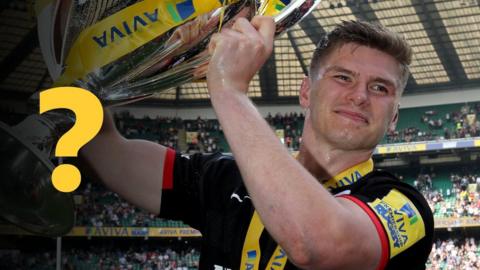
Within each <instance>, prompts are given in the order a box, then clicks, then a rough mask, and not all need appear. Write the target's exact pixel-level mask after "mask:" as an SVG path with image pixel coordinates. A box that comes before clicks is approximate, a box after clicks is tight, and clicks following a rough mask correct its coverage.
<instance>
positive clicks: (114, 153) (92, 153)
mask: <svg viewBox="0 0 480 270" xmlns="http://www.w3.org/2000/svg"><path fill="white" fill-rule="evenodd" d="M166 152H167V148H166V147H164V146H162V145H159V144H157V143H153V142H149V141H145V140H129V139H125V138H124V137H122V135H121V134H120V133H119V132H118V130H117V129H116V127H115V123H114V122H113V119H112V116H111V114H110V113H109V112H107V111H106V112H105V118H104V121H103V126H102V129H101V130H100V132H99V133H98V135H97V136H96V137H95V138H94V139H93V140H92V141H90V142H89V143H88V144H87V145H85V146H84V147H83V148H82V149H81V151H80V156H81V157H82V158H83V161H84V162H86V163H87V165H88V166H89V167H90V169H92V170H93V171H94V173H95V174H96V176H97V177H98V178H100V180H101V181H102V182H103V183H104V184H105V185H106V186H107V187H108V188H109V189H110V190H112V191H114V192H116V193H118V194H119V195H120V196H122V197H123V198H124V199H126V200H127V201H129V202H130V203H132V204H134V205H136V206H138V207H140V208H143V209H145V210H147V211H149V212H151V213H154V214H159V212H160V202H161V194H162V176H163V165H164V160H165V154H166Z"/></svg>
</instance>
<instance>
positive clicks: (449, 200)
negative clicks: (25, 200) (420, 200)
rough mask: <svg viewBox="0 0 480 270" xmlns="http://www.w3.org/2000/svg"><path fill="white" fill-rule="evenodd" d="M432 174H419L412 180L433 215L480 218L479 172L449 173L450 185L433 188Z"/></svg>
mask: <svg viewBox="0 0 480 270" xmlns="http://www.w3.org/2000/svg"><path fill="white" fill-rule="evenodd" d="M432 178H434V176H430V175H429V174H421V175H419V177H418V178H417V179H416V180H415V181H414V182H413V183H414V184H413V185H414V187H416V188H417V189H418V190H420V191H421V192H422V193H423V195H424V196H425V198H426V199H427V201H428V203H429V204H430V207H431V208H432V211H433V213H434V215H435V216H439V217H453V218H461V217H475V218H480V192H479V191H480V174H465V175H459V174H454V173H452V174H451V175H450V181H451V185H449V187H446V188H439V189H434V188H433V185H432V181H435V179H433V180H432Z"/></svg>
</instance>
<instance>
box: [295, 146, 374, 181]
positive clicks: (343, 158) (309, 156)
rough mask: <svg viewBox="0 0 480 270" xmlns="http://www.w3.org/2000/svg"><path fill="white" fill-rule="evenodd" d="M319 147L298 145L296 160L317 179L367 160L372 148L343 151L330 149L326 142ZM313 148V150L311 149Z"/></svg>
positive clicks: (332, 174)
mask: <svg viewBox="0 0 480 270" xmlns="http://www.w3.org/2000/svg"><path fill="white" fill-rule="evenodd" d="M319 145H321V147H318V146H317V147H315V148H312V147H308V145H306V142H305V143H302V145H301V146H300V150H299V154H298V161H299V162H300V163H301V164H302V165H303V166H304V167H305V168H306V169H307V170H308V171H309V172H310V173H311V174H312V175H313V176H314V177H315V178H317V179H318V180H319V181H326V180H328V179H330V178H332V177H334V176H335V175H337V174H339V173H341V172H342V171H344V170H346V169H348V168H350V167H352V166H354V165H356V164H359V163H361V162H364V161H366V160H368V159H369V158H370V157H371V155H372V151H373V150H368V151H367V150H359V151H344V150H341V149H332V148H330V147H329V146H328V145H326V144H319ZM311 149H313V151H312V150H311Z"/></svg>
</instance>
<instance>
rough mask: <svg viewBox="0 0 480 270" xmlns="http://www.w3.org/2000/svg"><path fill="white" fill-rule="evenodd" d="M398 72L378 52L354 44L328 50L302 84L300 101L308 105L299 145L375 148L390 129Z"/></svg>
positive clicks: (397, 92)
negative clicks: (317, 68)
mask: <svg viewBox="0 0 480 270" xmlns="http://www.w3.org/2000/svg"><path fill="white" fill-rule="evenodd" d="M400 74H401V73H400V66H399V64H398V62H397V61H396V60H395V59H394V58H393V57H391V56H390V55H388V54H386V53H383V52H381V51H379V50H376V49H372V48H369V47H365V46H361V45H358V44H354V43H347V44H345V45H343V46H341V47H340V48H337V49H335V50H333V51H332V52H331V53H330V55H329V56H328V57H326V59H323V60H322V65H321V67H320V70H319V71H318V73H317V74H312V78H310V79H308V78H307V79H306V80H305V81H304V84H303V85H302V89H301V93H300V103H301V105H302V107H304V108H308V109H309V110H308V111H307V117H306V120H305V121H306V123H305V125H306V129H305V131H304V141H305V143H307V144H308V143H312V144H318V143H327V144H328V145H330V146H331V147H333V148H336V149H343V150H372V149H373V148H375V146H376V145H377V144H378V142H380V140H381V139H382V138H383V136H384V134H385V132H386V131H387V129H394V128H395V125H396V120H397V116H398V101H399V99H400V89H399V86H400ZM312 140H315V141H312Z"/></svg>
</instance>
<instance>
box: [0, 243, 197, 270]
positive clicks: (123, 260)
mask: <svg viewBox="0 0 480 270" xmlns="http://www.w3.org/2000/svg"><path fill="white" fill-rule="evenodd" d="M199 257H200V252H199V251H198V250H196V249H195V248H188V249H185V250H180V251H178V250H177V251H175V250H172V249H170V248H167V249H165V248H164V249H150V250H146V249H144V248H140V247H138V246H137V247H131V248H129V249H127V250H122V249H118V248H107V247H104V246H103V247H92V248H88V249H86V248H80V249H71V250H68V251H64V252H63V253H62V262H61V264H62V269H64V270H92V269H96V270H193V269H198V263H199ZM0 269H2V270H13V269H15V270H17V269H29V270H54V269H56V254H55V252H53V251H48V252H47V251H46V252H20V251H3V252H0Z"/></svg>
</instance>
